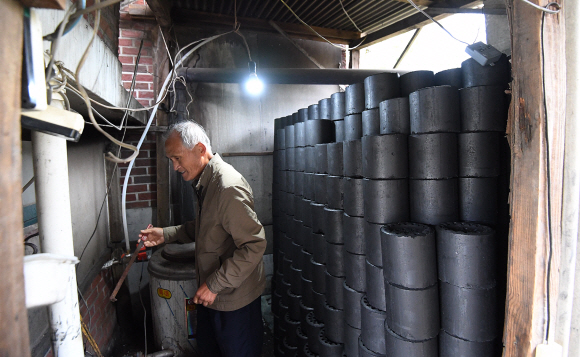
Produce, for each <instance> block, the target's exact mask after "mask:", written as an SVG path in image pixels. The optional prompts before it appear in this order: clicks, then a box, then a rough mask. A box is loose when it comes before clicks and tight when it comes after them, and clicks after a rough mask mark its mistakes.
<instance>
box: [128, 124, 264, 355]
mask: <svg viewBox="0 0 580 357" xmlns="http://www.w3.org/2000/svg"><path fill="white" fill-rule="evenodd" d="M168 133H169V134H168V136H167V139H166V141H165V154H166V156H167V157H168V158H169V159H170V160H171V162H172V163H173V169H174V170H175V171H177V172H179V173H180V174H181V176H182V177H183V179H184V180H186V181H190V180H193V185H194V190H195V193H196V195H197V210H196V213H197V217H196V219H195V220H194V221H191V222H186V223H185V224H183V225H181V226H176V227H166V228H157V227H155V228H151V229H144V230H142V231H141V234H140V235H139V237H140V238H141V239H142V240H143V241H144V244H145V246H147V247H152V246H155V245H159V244H162V243H171V242H175V241H180V242H192V241H195V242H196V244H195V245H196V251H195V265H196V270H197V281H198V284H199V288H198V290H197V293H196V294H195V297H194V302H195V303H196V304H199V305H198V306H199V310H198V315H197V318H198V322H197V342H198V346H199V350H200V352H201V354H202V356H204V357H205V356H207V357H216V356H218V357H219V356H222V357H233V356H236V357H240V356H247V357H256V356H259V355H260V353H261V349H262V337H263V336H262V335H263V330H262V329H263V326H262V312H261V302H260V296H261V294H262V292H263V290H264V286H265V282H266V279H265V273H264V263H263V260H262V257H263V254H264V251H265V250H266V239H265V234H264V228H263V226H262V224H261V223H260V221H258V217H257V216H256V212H255V211H254V199H253V196H252V189H251V187H250V185H249V184H248V182H246V180H245V179H244V178H243V177H242V175H241V174H240V173H239V172H237V171H236V170H235V169H234V168H233V167H232V166H231V165H229V164H227V163H225V162H224V161H223V160H222V159H221V158H220V157H219V155H217V154H215V155H213V154H212V152H211V146H210V142H209V138H208V136H207V134H206V133H205V131H204V130H203V128H202V127H201V126H200V125H198V124H196V123H194V122H191V121H187V122H181V123H178V124H175V125H173V126H172V127H170V128H169V131H168Z"/></svg>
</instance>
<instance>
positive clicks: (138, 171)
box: [121, 167, 147, 177]
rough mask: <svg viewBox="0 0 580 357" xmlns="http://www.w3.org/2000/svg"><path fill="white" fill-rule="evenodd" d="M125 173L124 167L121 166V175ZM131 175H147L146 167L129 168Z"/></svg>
mask: <svg viewBox="0 0 580 357" xmlns="http://www.w3.org/2000/svg"><path fill="white" fill-rule="evenodd" d="M126 174H127V169H126V168H124V167H123V168H121V176H123V177H125V175H126ZM131 175H147V169H146V168H144V167H134V168H132V169H131Z"/></svg>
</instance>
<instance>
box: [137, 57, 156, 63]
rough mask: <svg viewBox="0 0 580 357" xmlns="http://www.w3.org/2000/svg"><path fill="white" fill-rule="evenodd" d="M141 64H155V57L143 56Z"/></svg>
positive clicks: (140, 60)
mask: <svg viewBox="0 0 580 357" xmlns="http://www.w3.org/2000/svg"><path fill="white" fill-rule="evenodd" d="M139 63H142V64H153V57H149V56H141V58H139Z"/></svg>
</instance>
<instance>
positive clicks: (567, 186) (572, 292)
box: [554, 2, 580, 357]
mask: <svg viewBox="0 0 580 357" xmlns="http://www.w3.org/2000/svg"><path fill="white" fill-rule="evenodd" d="M567 5H568V7H567V8H566V11H565V16H566V19H565V21H566V22H565V23H566V33H567V36H566V59H567V61H566V63H567V66H566V99H567V100H566V129H565V135H566V137H565V153H564V193H563V201H562V252H561V255H562V256H561V258H560V287H559V290H560V291H559V294H558V312H557V315H556V333H555V336H554V339H555V342H557V343H559V344H560V345H562V347H563V354H562V356H563V357H567V356H578V355H579V354H580V331H579V325H580V293H579V289H580V264H579V260H578V257H579V255H578V218H579V214H580V212H579V209H578V208H579V205H580V202H579V197H580V154H579V151H580V145H579V144H578V143H577V141H576V138H577V137H578V135H580V107H579V105H578V103H580V91H579V89H580V63H579V62H578V55H579V54H580V22H579V21H578V16H580V3H578V2H570V3H567Z"/></svg>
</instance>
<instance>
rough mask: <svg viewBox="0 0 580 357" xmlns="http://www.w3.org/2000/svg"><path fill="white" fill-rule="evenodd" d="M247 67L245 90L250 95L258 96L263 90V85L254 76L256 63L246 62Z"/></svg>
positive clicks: (256, 76) (255, 75)
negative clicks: (248, 73)
mask: <svg viewBox="0 0 580 357" xmlns="http://www.w3.org/2000/svg"><path fill="white" fill-rule="evenodd" d="M248 67H249V69H250V76H249V78H248V80H247V81H246V90H247V91H248V92H249V93H250V94H252V95H259V94H260V93H262V90H263V89H264V83H262V81H261V80H260V78H258V75H257V74H256V62H254V61H250V62H248Z"/></svg>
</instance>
